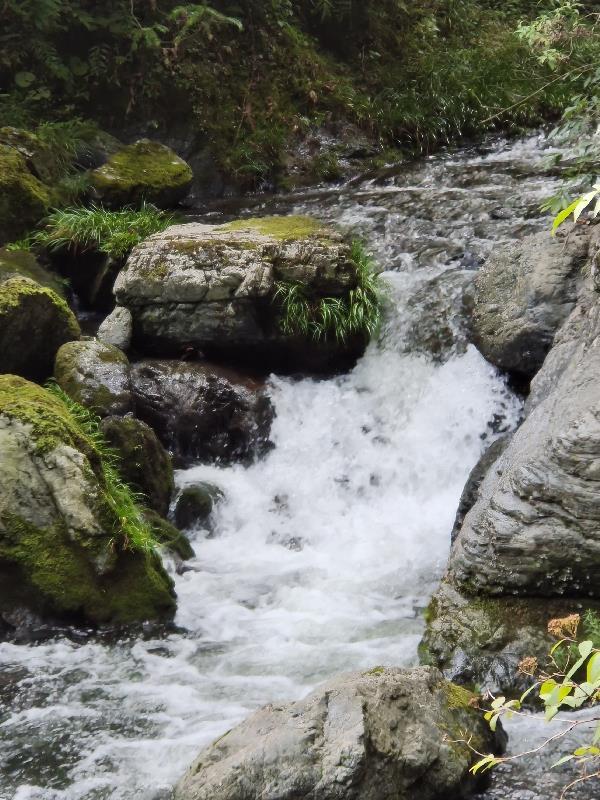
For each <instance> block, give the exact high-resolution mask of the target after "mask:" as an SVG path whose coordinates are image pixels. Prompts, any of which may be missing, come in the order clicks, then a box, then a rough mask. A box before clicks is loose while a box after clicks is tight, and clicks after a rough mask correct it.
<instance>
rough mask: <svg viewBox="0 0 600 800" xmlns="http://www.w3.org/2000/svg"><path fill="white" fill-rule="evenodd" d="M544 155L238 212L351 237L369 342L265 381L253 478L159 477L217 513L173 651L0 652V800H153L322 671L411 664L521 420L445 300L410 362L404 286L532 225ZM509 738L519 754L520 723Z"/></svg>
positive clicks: (539, 140) (444, 163)
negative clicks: (307, 223)
mask: <svg viewBox="0 0 600 800" xmlns="http://www.w3.org/2000/svg"><path fill="white" fill-rule="evenodd" d="M548 151H549V146H548V144H547V142H546V141H545V140H544V138H543V136H542V135H540V136H537V135H536V136H531V137H528V138H526V139H523V140H518V141H510V142H509V141H504V140H494V141H489V142H486V143H484V144H482V145H480V146H477V147H472V148H466V149H462V150H456V151H451V152H446V153H441V154H438V155H436V156H434V157H431V158H429V159H426V160H423V161H420V162H418V163H414V164H409V165H407V166H401V167H398V168H397V169H395V170H393V171H388V172H387V173H383V174H381V175H379V176H377V177H370V178H364V179H361V180H356V181H353V182H351V183H350V184H347V185H346V186H344V187H342V188H341V189H340V188H339V187H338V188H336V189H335V190H330V189H325V190H313V191H305V192H303V193H301V194H295V195H292V196H288V197H286V198H281V197H279V198H265V197H262V198H255V199H253V200H249V201H248V202H247V203H246V204H245V209H247V210H248V212H251V213H252V214H253V215H256V214H268V213H269V214H270V213H289V212H290V211H294V212H296V213H298V212H299V213H309V214H313V215H315V216H316V217H319V218H321V219H323V220H325V221H331V222H335V223H337V224H338V225H341V226H343V227H346V228H351V229H353V230H354V231H356V232H357V233H359V234H360V235H362V236H363V237H364V238H365V240H366V242H367V245H368V247H369V248H370V250H371V251H372V252H373V254H374V256H375V257H376V260H377V262H378V263H379V264H380V265H381V267H382V268H383V269H384V270H385V272H384V275H383V278H384V281H385V284H386V287H387V289H386V301H385V306H386V312H385V320H384V324H383V327H382V332H381V335H380V337H379V339H378V341H377V342H374V343H372V344H371V345H370V347H369V348H368V350H367V352H366V354H365V355H364V357H363V358H362V359H361V360H360V361H359V363H358V364H357V366H356V367H355V369H354V370H353V371H352V372H351V373H350V374H348V375H345V376H341V377H336V378H331V379H328V380H312V379H302V380H298V379H292V378H280V377H273V378H272V379H271V380H270V383H269V392H270V395H271V398H272V402H273V404H274V406H275V409H276V414H277V416H276V419H275V422H274V426H273V431H272V439H273V442H274V444H275V447H274V449H273V450H272V451H271V452H270V453H269V454H268V455H267V456H266V457H264V458H263V459H262V460H261V461H259V462H257V463H255V464H253V465H252V466H250V467H248V468H244V467H242V466H233V467H227V468H223V467H218V466H214V465H198V466H195V467H193V468H191V469H189V470H185V471H180V472H179V473H178V475H177V480H178V484H179V485H180V486H182V485H185V484H186V483H194V482H197V481H198V480H202V481H209V482H211V483H214V484H216V485H218V486H219V487H220V488H221V490H222V491H223V493H224V500H223V501H222V502H221V503H220V504H219V505H218V507H217V510H216V512H215V513H214V514H213V519H212V523H211V530H210V531H208V530H196V531H193V532H191V534H190V535H191V538H192V542H193V545H194V548H195V551H196V557H195V559H193V560H192V561H191V562H190V563H189V569H188V570H187V571H185V572H184V573H183V574H181V575H178V574H176V573H175V569H174V565H170V569H171V571H172V572H173V576H174V578H175V581H176V589H177V594H178V598H179V611H178V614H177V618H176V624H177V630H176V631H175V632H173V631H171V632H167V633H165V634H164V635H160V636H159V635H156V633H152V632H151V631H149V632H148V635H147V636H140V637H139V638H128V639H124V640H120V641H116V642H110V641H108V640H105V639H102V640H99V639H97V638H93V637H87V638H85V637H82V639H81V641H74V640H73V639H72V637H70V638H63V637H58V638H54V639H51V640H48V641H45V642H43V643H40V644H37V645H30V644H15V643H4V644H0V798H1V800H108V798H110V799H111V800H168V798H169V797H170V796H171V788H172V786H173V783H174V782H175V781H176V780H177V778H178V777H179V776H180V775H181V774H182V772H183V771H184V770H185V768H186V767H187V766H188V765H189V764H190V763H191V761H192V760H193V759H194V757H195V756H196V755H197V753H198V751H199V749H200V748H201V747H202V746H204V745H206V744H208V743H209V742H210V741H211V740H212V739H214V738H215V737H217V736H219V735H220V734H222V733H223V732H224V731H226V730H227V729H228V728H230V727H231V726H232V725H235V724H236V723H237V722H239V721H240V720H241V719H243V718H244V717H245V716H246V715H247V714H248V713H250V712H251V711H252V710H254V709H256V708H257V707H259V706H261V705H263V704H264V703H266V702H270V701H278V700H291V699H296V698H299V697H301V696H303V695H304V694H306V693H307V692H308V691H309V690H310V689H312V688H313V687H314V686H315V685H316V684H317V683H319V682H320V681H322V680H323V679H326V678H328V677H330V676H331V675H333V674H334V673H337V672H341V671H349V670H354V669H362V668H368V667H373V666H374V665H379V664H390V665H400V666H411V665H414V664H416V663H417V645H418V642H419V640H420V637H421V635H422V631H423V627H424V622H423V611H424V609H425V607H426V605H427V602H428V599H429V597H430V595H431V593H432V592H433V591H434V589H435V586H436V582H437V581H438V580H439V578H440V576H441V574H442V572H443V570H444V567H445V563H446V559H447V556H448V551H449V540H450V530H451V528H452V524H453V520H454V515H455V512H456V508H457V505H458V500H459V497H460V494H461V491H462V488H463V486H464V483H465V480H466V478H467V476H468V474H469V471H470V470H471V468H472V467H473V465H474V464H475V462H476V461H477V459H478V457H479V456H480V454H481V453H482V452H483V450H484V449H485V447H486V446H487V445H488V444H489V443H490V442H491V441H492V440H493V438H494V436H496V435H498V434H499V433H501V432H502V431H505V430H509V429H511V428H513V427H514V426H515V425H516V424H517V423H518V420H519V415H520V412H521V402H520V400H519V399H518V398H517V397H516V396H515V395H514V394H512V392H511V391H510V389H509V388H508V387H507V385H506V383H505V381H504V380H503V379H502V378H501V377H500V376H499V375H498V374H497V372H496V371H495V370H494V369H493V368H492V367H491V366H490V365H489V364H487V363H486V362H485V361H484V360H483V358H482V357H481V356H480V355H479V354H478V353H477V352H476V351H475V349H474V348H472V347H470V346H466V345H465V343H464V337H463V336H462V334H461V329H460V315H459V312H458V309H459V307H460V302H461V296H460V290H456V291H448V292H447V293H446V295H445V298H444V302H445V304H446V307H447V309H450V311H451V314H450V323H449V324H450V328H451V333H452V337H451V338H453V341H454V344H453V345H452V346H451V347H450V350H449V352H448V353H447V354H446V357H445V358H443V359H435V358H432V357H431V356H429V355H427V354H426V353H424V352H421V351H420V350H419V348H418V347H417V348H416V349H415V347H413V344H411V343H412V342H413V340H414V337H415V331H416V332H417V333H416V335H417V338H418V332H419V329H420V325H421V322H422V321H423V328H425V327H426V326H425V321H424V316H423V315H425V314H431V313H432V312H431V309H428V308H426V307H425V306H426V302H425V303H424V302H423V297H425V298H427V296H428V294H427V291H425V292H423V286H424V284H425V283H426V282H427V281H430V280H431V279H433V278H436V277H437V276H439V275H441V274H442V273H444V272H445V271H448V270H456V269H459V268H460V269H461V270H463V271H464V270H474V269H476V268H477V267H478V265H479V264H480V263H481V261H482V259H483V258H484V257H485V255H486V254H487V253H488V252H489V251H490V250H491V248H492V247H494V246H495V245H496V244H498V243H499V242H503V241H506V240H509V239H511V238H519V237H521V236H523V235H525V234H528V233H532V232H535V231H537V230H542V229H544V228H546V227H547V226H548V219H547V218H544V217H540V215H539V213H538V211H537V208H538V206H539V203H540V202H541V201H542V200H543V199H544V198H545V197H547V196H548V195H549V194H552V193H553V192H555V191H556V190H557V189H558V185H559V178H558V177H557V176H556V174H555V173H553V172H552V171H551V170H549V169H548V168H547V161H546V159H547V157H548ZM243 210H244V209H239V208H238V209H236V213H237V212H240V213H241V212H242V211H243ZM223 211H224V212H225V213H228V212H231V211H232V208H231V207H227V206H226V205H225V206H223V209H221V210H220V211H217V210H216V211H214V212H212V213H211V214H210V215H209V216H208V219H210V220H211V221H218V220H219V219H220V218H222V214H223ZM452 285H454V284H452ZM419 298H421V300H419ZM434 322H435V319H434ZM409 332H411V333H410V336H409ZM511 733H512V734H513V735H512V737H511V747H513V748H515V749H522V748H523V747H524V746H527V743H528V742H529V741H530V740H532V741H533V740H535V737H538V739H539V736H540V731H539V721H538V720H537V718H533V719H532V721H528V720H524V721H521V722H519V723H518V724H514V725H513V726H511ZM546 766H547V764H546V763H545V762H540V763H539V764H538V767H537V770H538V772H537V777H536V773H535V769H536V767H535V765H534V767H530V770H531V769H533V770H534V772H533V774H531V772H529V773H527V772H519V769H518V768H517V769H516V770H515V769H513V770H512V771H511V770H509V769H505V770H503V771H501V772H500V773H499V774H498V777H497V778H495V779H494V782H493V784H492V787H491V789H490V790H489V791H488V792H487V793H485V794H484V795H481V797H482V798H488V800H496V798H498V799H499V798H503V800H557V798H558V797H559V795H560V786H561V785H562V783H564V780H562V779H561V775H556V777H555V778H553V777H551V778H548V775H547V769H546ZM553 774H554V773H553ZM562 778H564V776H562ZM536 786H538V788H537V789H536ZM538 792H540V793H538ZM415 800H418V799H417V798H415Z"/></svg>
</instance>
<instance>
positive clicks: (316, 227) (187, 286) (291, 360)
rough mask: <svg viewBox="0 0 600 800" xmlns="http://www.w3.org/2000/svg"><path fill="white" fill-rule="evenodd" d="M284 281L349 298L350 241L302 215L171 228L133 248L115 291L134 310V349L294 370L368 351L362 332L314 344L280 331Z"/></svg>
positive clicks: (353, 279)
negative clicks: (280, 290) (195, 354)
mask: <svg viewBox="0 0 600 800" xmlns="http://www.w3.org/2000/svg"><path fill="white" fill-rule="evenodd" d="M282 283H283V284H285V283H287V284H298V285H300V286H302V291H303V292H304V293H305V295H306V296H307V297H308V296H309V297H310V298H312V299H313V300H314V301H315V302H316V301H318V300H319V299H320V298H322V297H325V296H333V297H341V298H344V297H347V296H348V294H349V292H350V290H352V289H353V288H354V287H355V286H356V283H357V266H356V264H355V263H354V262H353V260H352V257H351V250H350V246H349V245H348V244H347V243H345V242H344V241H343V240H342V238H341V236H340V235H339V234H338V233H336V232H335V231H333V230H331V229H329V228H326V227H325V226H323V225H321V224H320V223H319V222H317V221H316V220H312V219H310V218H308V217H293V216H292V217H267V218H263V219H255V220H252V219H250V220H240V221H237V222H235V223H228V224H226V225H203V224H200V223H189V224H186V225H174V226H171V227H170V228H167V230H165V231H163V232H162V233H158V234H155V235H154V236H150V237H149V238H148V239H146V240H145V241H144V242H142V243H141V244H140V245H138V246H137V247H136V248H134V250H133V251H132V253H131V255H130V256H129V259H128V261H127V264H126V266H125V268H124V269H123V270H122V271H121V272H120V273H119V276H118V278H117V280H116V282H115V289H114V290H115V295H116V298H117V302H118V303H119V305H122V306H125V307H127V308H129V309H130V311H131V313H132V315H133V341H134V345H135V347H136V348H138V349H139V350H140V351H141V352H145V353H148V354H151V355H157V354H158V355H179V354H181V353H184V352H186V351H189V350H191V351H199V352H201V353H203V354H205V355H207V356H208V357H211V358H213V357H214V358H217V359H218V360H219V359H222V358H226V359H229V360H234V361H238V362H240V363H243V364H244V365H248V364H253V365H255V366H259V367H260V368H261V369H262V370H263V371H268V370H270V369H271V368H273V367H275V368H277V369H284V370H286V371H293V370H294V369H298V368H299V367H300V366H302V365H307V364H309V365H311V366H315V368H319V366H320V368H328V367H330V366H331V364H332V363H333V362H335V361H336V359H337V360H338V361H339V360H340V359H341V358H342V357H344V356H345V357H346V358H350V357H353V358H355V357H356V355H357V354H358V353H360V352H361V350H362V349H364V346H365V340H364V337H358V339H360V341H358V339H357V340H354V339H353V340H352V341H351V340H350V339H349V340H347V341H346V342H341V341H339V342H338V341H335V340H332V341H329V342H326V343H316V342H314V341H312V339H311V337H298V336H291V335H285V334H284V333H283V332H282V329H281V314H282V309H281V301H280V300H278V297H279V295H278V294H277V291H278V286H281V284H282ZM351 338H352V337H351Z"/></svg>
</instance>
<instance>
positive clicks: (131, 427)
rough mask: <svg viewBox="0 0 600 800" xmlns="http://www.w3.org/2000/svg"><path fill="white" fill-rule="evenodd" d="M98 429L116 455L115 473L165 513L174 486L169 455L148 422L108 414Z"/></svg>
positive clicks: (163, 514) (154, 508) (151, 506)
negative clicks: (116, 467) (117, 469)
mask: <svg viewBox="0 0 600 800" xmlns="http://www.w3.org/2000/svg"><path fill="white" fill-rule="evenodd" d="M100 430H101V431H102V434H103V435H104V438H105V439H106V441H107V442H108V444H109V445H110V446H111V447H112V448H113V450H114V451H115V452H116V453H117V455H118V457H119V472H120V473H121V476H122V477H123V479H124V480H125V481H126V482H127V483H128V484H129V485H130V486H131V487H132V488H133V489H135V490H136V491H137V492H140V493H141V494H143V495H144V498H145V501H146V503H147V504H148V505H149V507H150V508H151V509H153V510H154V511H156V512H157V513H158V514H160V515H161V516H163V517H164V516H166V514H167V512H168V510H169V504H170V502H171V495H172V493H173V489H174V485H175V484H174V480H173V465H172V463H171V457H170V456H169V454H168V453H167V451H166V450H165V449H164V447H163V446H162V444H161V443H160V441H159V439H158V437H157V435H156V434H155V433H154V431H153V430H152V428H151V427H150V426H149V425H146V423H145V422H142V421H141V420H139V419H136V418H135V417H133V416H131V415H128V416H126V417H116V416H110V417H106V418H105V419H103V420H102V422H101V424H100Z"/></svg>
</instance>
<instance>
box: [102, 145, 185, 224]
mask: <svg viewBox="0 0 600 800" xmlns="http://www.w3.org/2000/svg"><path fill="white" fill-rule="evenodd" d="M192 179H193V174H192V170H191V169H190V167H189V165H188V164H186V162H185V161H184V160H183V159H182V158H179V156H178V155H177V154H176V153H174V152H173V151H172V150H171V149H170V148H168V147H165V145H163V144H160V143H159V142H151V141H150V140H149V139H140V140H139V141H137V142H134V144H130V145H128V146H127V147H123V148H122V149H121V150H119V151H118V152H116V153H114V154H113V155H111V156H109V158H108V160H107V162H106V163H105V164H103V165H102V166H101V167H98V168H97V169H95V170H93V171H92V172H91V173H90V183H91V185H92V188H93V190H94V192H95V194H96V197H97V198H98V199H99V200H100V201H101V202H102V203H103V204H104V205H107V206H112V207H119V206H126V205H139V204H140V203H142V202H143V201H146V202H148V203H152V204H153V205H156V206H159V207H161V208H169V207H171V206H174V205H176V204H177V203H178V202H179V201H180V200H182V199H183V198H184V197H185V196H186V194H187V192H188V190H189V188H190V186H191V184H192Z"/></svg>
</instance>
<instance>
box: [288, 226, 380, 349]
mask: <svg viewBox="0 0 600 800" xmlns="http://www.w3.org/2000/svg"><path fill="white" fill-rule="evenodd" d="M351 252H352V260H353V261H354V263H355V264H356V275H357V285H356V286H355V287H354V289H351V290H350V292H349V293H348V295H347V297H321V298H318V299H314V298H311V297H310V296H309V295H308V294H307V293H306V290H305V288H304V286H303V285H302V284H301V283H287V282H280V283H278V284H277V287H276V291H275V300H276V301H278V302H279V304H280V307H281V316H280V320H279V324H280V327H281V330H282V332H283V333H285V334H286V335H288V336H302V337H305V338H312V339H314V340H315V341H327V340H329V339H331V338H334V339H336V340H337V341H339V342H345V341H346V340H347V339H348V338H349V337H351V336H357V335H364V336H365V337H367V338H370V337H371V336H373V335H374V334H375V332H376V331H377V328H378V326H379V322H380V318H381V287H380V281H379V278H378V276H377V275H376V274H375V272H374V270H373V263H372V260H371V258H370V257H369V256H368V254H367V253H366V251H365V249H364V247H363V245H362V243H361V242H359V241H354V242H353V243H352V251H351Z"/></svg>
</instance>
